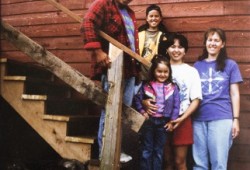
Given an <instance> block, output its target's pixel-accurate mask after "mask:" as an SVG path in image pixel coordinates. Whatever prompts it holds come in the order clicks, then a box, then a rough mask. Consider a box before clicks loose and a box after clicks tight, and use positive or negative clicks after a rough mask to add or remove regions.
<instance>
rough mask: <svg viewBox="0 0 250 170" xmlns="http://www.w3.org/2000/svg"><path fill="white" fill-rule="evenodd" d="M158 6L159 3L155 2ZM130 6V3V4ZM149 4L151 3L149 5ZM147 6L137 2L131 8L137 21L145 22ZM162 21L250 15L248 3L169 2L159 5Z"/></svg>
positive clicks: (249, 3)
mask: <svg viewBox="0 0 250 170" xmlns="http://www.w3.org/2000/svg"><path fill="white" fill-rule="evenodd" d="M157 3H158V4H159V2H157ZM131 4H132V3H131ZM150 4H151V3H150ZM148 6H149V4H148V3H147V4H143V3H141V1H139V3H138V4H136V5H135V6H132V9H133V10H134V11H135V13H136V17H137V18H138V19H140V20H141V19H144V20H145V14H146V8H147V7H148ZM160 7H161V9H162V15H163V17H164V19H166V20H167V19H168V18H173V17H201V16H222V15H246V14H250V10H249V8H250V2H249V1H230V2H225V1H210V2H206V1H203V2H202V1H199V2H198V1H195V2H188V3H187V2H181V1H176V0H175V2H174V3H173V2H172V3H170V2H169V1H167V2H164V3H162V4H160Z"/></svg>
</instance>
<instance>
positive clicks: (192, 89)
mask: <svg viewBox="0 0 250 170" xmlns="http://www.w3.org/2000/svg"><path fill="white" fill-rule="evenodd" d="M171 68H172V77H173V81H174V82H175V83H176V84H177V85H178V87H179V89H180V101H181V105H180V113H179V115H182V114H183V113H184V112H185V111H186V110H187V108H188V107H189V105H190V103H191V101H192V100H194V99H197V98H198V99H202V92H201V80H200V76H199V73H198V71H197V70H196V69H195V68H194V67H191V66H190V65H188V64H185V63H183V64H180V65H171Z"/></svg>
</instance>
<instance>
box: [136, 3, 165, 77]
mask: <svg viewBox="0 0 250 170" xmlns="http://www.w3.org/2000/svg"><path fill="white" fill-rule="evenodd" d="M138 30H139V52H140V55H141V56H142V57H144V58H145V59H146V60H148V61H151V60H152V58H153V57H154V55H155V54H157V53H158V46H159V41H160V39H161V35H162V34H163V33H166V32H167V30H166V28H165V26H164V25H163V23H162V12H161V8H160V7H159V6H157V5H155V4H153V5H150V6H149V7H148V8H147V9H146V23H145V24H144V25H142V26H140V27H139V29H138ZM165 40H167V39H165ZM140 76H141V79H142V80H147V79H148V69H147V68H146V67H144V66H141V75H140Z"/></svg>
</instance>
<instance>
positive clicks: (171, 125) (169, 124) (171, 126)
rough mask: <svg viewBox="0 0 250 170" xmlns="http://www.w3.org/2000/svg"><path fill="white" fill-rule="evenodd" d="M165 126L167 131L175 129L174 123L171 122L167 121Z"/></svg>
mask: <svg viewBox="0 0 250 170" xmlns="http://www.w3.org/2000/svg"><path fill="white" fill-rule="evenodd" d="M164 128H165V129H166V131H169V132H172V131H173V130H174V129H173V124H172V123H171V122H168V123H166V125H165V126H164Z"/></svg>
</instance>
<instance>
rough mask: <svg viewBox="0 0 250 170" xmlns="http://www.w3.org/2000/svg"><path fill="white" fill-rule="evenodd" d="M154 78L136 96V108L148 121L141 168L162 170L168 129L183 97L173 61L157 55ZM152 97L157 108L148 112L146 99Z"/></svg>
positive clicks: (151, 71) (143, 134) (152, 71)
mask: <svg viewBox="0 0 250 170" xmlns="http://www.w3.org/2000/svg"><path fill="white" fill-rule="evenodd" d="M149 77H150V80H149V81H147V82H145V83H143V84H142V86H141V87H140V90H139V92H138V93H137V95H136V96H135V97H134V104H135V108H136V110H137V111H138V112H140V113H141V114H142V115H143V116H145V118H146V121H145V122H144V124H143V126H142V142H141V149H142V154H141V160H140V169H141V170H161V169H162V160H163V151H164V146H165V143H166V140H167V131H171V130H172V124H171V123H170V121H172V120H175V119H176V118H177V117H178V115H179V108H180V98H179V97H180V96H179V90H178V87H177V85H175V84H174V83H173V82H172V71H171V67H170V62H169V60H168V59H166V58H165V57H163V56H160V55H156V56H155V57H154V58H153V60H152V66H151V68H150V71H149ZM148 98H150V99H151V101H154V102H155V105H156V106H157V110H156V111H155V112H147V111H146V110H145V108H144V107H143V105H142V101H143V100H145V99H148Z"/></svg>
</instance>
